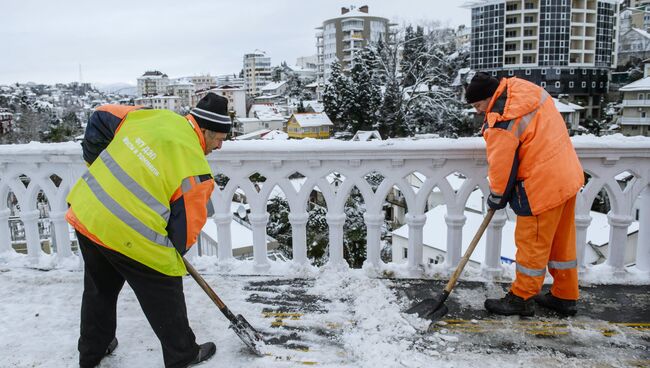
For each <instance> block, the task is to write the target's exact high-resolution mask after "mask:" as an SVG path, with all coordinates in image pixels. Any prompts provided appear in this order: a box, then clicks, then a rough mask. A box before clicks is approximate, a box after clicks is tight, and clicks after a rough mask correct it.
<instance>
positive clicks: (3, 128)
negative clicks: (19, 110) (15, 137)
mask: <svg viewBox="0 0 650 368" xmlns="http://www.w3.org/2000/svg"><path fill="white" fill-rule="evenodd" d="M13 118H14V115H13V114H12V113H11V112H9V109H4V108H0V135H4V134H7V133H9V132H10V131H11V124H12V122H13Z"/></svg>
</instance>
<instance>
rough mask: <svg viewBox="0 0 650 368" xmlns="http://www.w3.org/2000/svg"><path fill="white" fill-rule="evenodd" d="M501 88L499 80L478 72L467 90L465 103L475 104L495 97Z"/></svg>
mask: <svg viewBox="0 0 650 368" xmlns="http://www.w3.org/2000/svg"><path fill="white" fill-rule="evenodd" d="M498 87H499V80H498V79H496V78H494V77H493V76H491V75H489V74H488V73H483V72H478V73H476V75H474V78H472V80H471V81H470V82H469V85H468V86H467V88H466V89H465V101H467V103H470V104H471V103H474V102H477V101H481V100H485V99H486V98H490V97H492V96H493V95H494V92H496V91H497V88H498Z"/></svg>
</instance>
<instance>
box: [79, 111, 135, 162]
mask: <svg viewBox="0 0 650 368" xmlns="http://www.w3.org/2000/svg"><path fill="white" fill-rule="evenodd" d="M139 108H141V106H121V105H104V106H101V107H99V108H97V110H96V111H95V112H93V114H92V115H90V118H89V119H88V124H87V125H86V133H85V134H84V140H83V142H81V147H82V149H83V158H84V161H86V163H87V164H88V165H91V164H92V163H93V162H95V160H96V159H97V156H99V154H100V153H102V151H103V150H105V149H106V147H108V145H109V144H110V143H111V141H112V140H113V137H114V136H115V132H116V131H117V129H118V127H119V126H120V124H121V123H122V121H123V120H124V118H125V117H126V115H127V114H128V113H129V112H131V111H133V110H137V109H139Z"/></svg>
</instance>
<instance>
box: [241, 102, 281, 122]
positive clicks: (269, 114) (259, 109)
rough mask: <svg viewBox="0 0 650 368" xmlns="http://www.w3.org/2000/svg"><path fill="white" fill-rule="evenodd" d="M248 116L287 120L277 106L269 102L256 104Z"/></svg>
mask: <svg viewBox="0 0 650 368" xmlns="http://www.w3.org/2000/svg"><path fill="white" fill-rule="evenodd" d="M248 116H250V117H256V118H259V119H262V120H286V119H285V118H284V116H282V114H280V112H279V109H278V108H277V107H276V106H272V105H267V104H254V105H253V106H251V109H250V110H249V111H248Z"/></svg>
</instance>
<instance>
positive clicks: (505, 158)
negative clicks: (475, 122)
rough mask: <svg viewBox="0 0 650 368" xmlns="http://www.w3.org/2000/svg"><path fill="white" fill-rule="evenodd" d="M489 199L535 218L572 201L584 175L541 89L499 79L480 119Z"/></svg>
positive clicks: (561, 122)
mask: <svg viewBox="0 0 650 368" xmlns="http://www.w3.org/2000/svg"><path fill="white" fill-rule="evenodd" d="M483 137H484V138H485V141H486V150H487V159H488V165H489V168H488V177H489V180H490V190H491V193H490V199H489V200H488V204H490V206H491V207H493V208H502V207H504V206H505V203H506V202H508V201H509V202H510V207H512V209H513V210H514V211H515V213H517V214H518V215H524V216H526V215H527V216H530V215H538V214H540V213H542V212H544V211H546V210H549V209H551V208H554V207H556V206H558V205H560V204H562V203H564V202H565V201H567V200H568V199H570V198H571V197H573V196H575V195H576V193H577V192H578V191H579V190H580V188H581V187H582V185H583V184H584V174H583V171H582V166H581V165H580V161H579V160H578V156H577V155H576V152H575V150H574V148H573V145H572V143H571V140H570V139H569V134H568V132H567V128H566V125H565V123H564V119H563V118H562V116H561V115H560V113H559V112H558V111H557V109H556V108H555V103H554V102H553V99H552V98H551V96H550V95H549V94H548V93H547V92H546V91H545V90H544V89H543V88H541V87H538V86H536V85H535V84H533V83H530V82H528V81H525V80H523V79H518V78H503V79H502V80H501V83H500V84H499V87H498V88H497V90H496V92H495V93H494V96H493V97H492V100H490V104H489V105H488V109H487V112H486V114H485V124H484V125H483Z"/></svg>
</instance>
